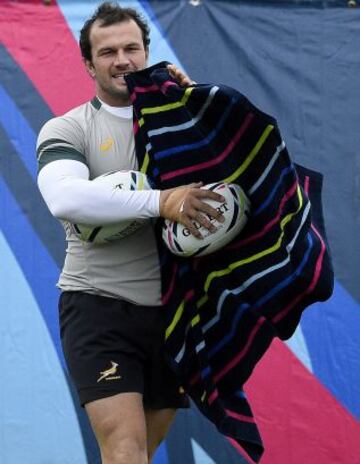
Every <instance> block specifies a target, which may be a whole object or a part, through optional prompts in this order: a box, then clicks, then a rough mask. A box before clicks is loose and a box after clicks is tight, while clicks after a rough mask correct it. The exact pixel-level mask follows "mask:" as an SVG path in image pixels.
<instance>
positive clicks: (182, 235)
mask: <svg viewBox="0 0 360 464" xmlns="http://www.w3.org/2000/svg"><path fill="white" fill-rule="evenodd" d="M201 188H203V189H209V190H213V191H214V192H216V193H219V194H220V195H222V196H223V197H224V198H225V201H224V202H223V203H219V202H216V201H214V200H205V201H206V202H207V203H208V204H209V205H211V206H212V207H213V208H216V209H217V210H219V211H221V212H222V213H223V216H224V218H225V221H224V222H222V223H221V222H218V221H216V220H215V219H214V218H212V217H209V219H210V221H211V222H212V223H213V224H214V225H215V227H216V228H217V230H216V232H213V233H211V232H210V231H209V230H208V229H206V228H205V227H203V226H201V225H200V224H199V223H197V222H195V221H194V225H195V227H196V228H197V229H198V230H199V231H200V233H201V235H202V236H203V238H202V239H198V238H196V237H194V235H192V234H191V233H190V231H189V229H188V228H187V227H185V226H183V225H182V224H180V223H179V222H174V221H169V220H165V221H164V225H163V228H162V238H163V241H164V242H165V244H166V246H167V247H168V248H169V250H170V251H171V252H172V253H174V254H175V255H178V256H183V257H188V256H205V255H208V254H210V253H213V252H214V251H217V250H219V249H220V248H223V247H224V246H225V245H227V244H228V243H229V242H231V240H233V239H234V238H235V237H236V236H237V235H238V234H239V232H240V231H241V230H242V229H243V227H244V226H245V224H246V223H247V220H248V216H249V212H250V202H249V200H248V198H247V196H246V195H245V193H244V191H243V189H242V188H241V187H240V186H239V185H236V184H226V183H223V182H217V183H214V184H208V185H205V186H203V187H201Z"/></svg>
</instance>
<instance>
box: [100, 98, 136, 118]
mask: <svg viewBox="0 0 360 464" xmlns="http://www.w3.org/2000/svg"><path fill="white" fill-rule="evenodd" d="M97 98H98V100H99V101H100V103H101V106H102V107H103V108H104V109H105V110H106V111H108V112H109V113H111V114H114V115H115V116H120V117H122V118H126V119H131V118H132V116H133V107H132V106H131V105H129V106H111V105H109V104H108V103H105V102H104V101H102V100H101V98H99V97H97Z"/></svg>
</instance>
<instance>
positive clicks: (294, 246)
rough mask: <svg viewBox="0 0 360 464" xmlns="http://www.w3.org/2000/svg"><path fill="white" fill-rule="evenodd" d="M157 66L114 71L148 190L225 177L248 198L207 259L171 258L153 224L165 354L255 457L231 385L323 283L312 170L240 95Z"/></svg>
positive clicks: (326, 261) (245, 408) (329, 283)
mask: <svg viewBox="0 0 360 464" xmlns="http://www.w3.org/2000/svg"><path fill="white" fill-rule="evenodd" d="M166 64H167V63H165V62H162V63H159V64H157V65H155V66H152V67H151V68H148V69H145V70H143V71H140V72H138V73H135V74H131V75H129V76H127V78H126V80H127V84H128V87H129V90H130V95H131V100H132V103H133V107H134V133H135V143H136V153H137V157H138V161H139V166H141V171H142V172H144V173H146V174H148V175H149V176H150V178H151V179H152V181H153V183H154V185H155V187H156V188H160V189H166V188H171V187H175V186H179V185H183V184H188V183H190V182H198V181H202V182H204V183H205V184H207V183H211V182H217V181H225V182H232V183H236V184H239V185H240V186H241V187H242V188H243V189H244V191H245V192H246V193H247V195H248V197H249V199H250V201H251V213H250V218H249V221H248V224H247V226H246V227H245V229H243V230H242V231H241V233H240V234H239V235H238V237H236V238H235V239H234V240H233V241H232V242H231V243H230V244H229V245H227V246H226V247H225V248H223V249H222V250H220V251H218V252H216V253H214V254H211V255H208V256H204V257H199V258H179V257H176V256H174V255H172V254H171V253H170V252H169V251H168V250H167V249H166V248H165V246H164V245H163V243H162V242H161V234H160V230H159V231H158V232H159V233H158V234H157V235H158V245H159V253H160V261H161V271H162V297H163V303H164V305H165V306H166V313H167V318H168V325H167V330H166V341H165V348H166V353H167V356H168V359H169V363H170V365H171V367H172V368H173V370H174V371H175V372H176V374H177V375H178V377H179V378H180V380H181V382H182V385H183V386H184V389H185V390H186V391H187V393H188V394H189V395H190V397H191V398H192V399H193V400H194V402H195V403H196V405H197V407H198V408H199V409H200V411H201V412H202V413H203V414H204V415H205V416H206V417H207V418H209V419H210V420H211V421H212V422H213V423H214V424H215V425H216V426H217V428H218V430H219V431H220V432H221V433H223V434H224V435H225V436H227V437H228V438H229V440H230V441H231V442H232V444H233V445H234V446H235V447H237V448H238V450H239V451H240V452H242V451H243V450H245V452H246V453H247V458H248V459H249V460H250V461H254V462H258V461H259V459H260V457H261V454H262V452H263V445H262V441H261V437H260V434H259V431H258V428H257V425H256V422H255V420H254V417H253V414H252V412H251V408H250V405H249V403H248V401H247V398H246V395H245V393H244V391H243V385H244V383H245V382H246V380H247V379H248V378H249V376H250V374H251V372H252V370H253V369H254V366H255V365H256V363H257V361H258V360H259V359H260V358H261V357H262V355H263V354H264V353H265V351H266V350H267V348H268V347H269V345H270V343H271V341H272V339H273V338H274V337H275V336H277V337H279V338H281V339H286V338H288V337H290V336H291V335H292V333H293V332H294V330H295V328H296V326H297V324H298V322H299V320H300V317H301V313H302V311H303V310H304V309H305V308H306V307H307V306H309V305H310V304H312V303H314V302H315V301H324V300H326V299H327V298H329V297H330V295H331V293H332V289H333V271H332V266H331V261H330V257H329V252H328V247H327V244H326V239H325V230H324V223H323V219H322V210H321V184H322V176H321V174H319V173H316V172H314V171H310V170H308V169H305V168H303V167H300V166H295V165H294V164H293V163H292V161H291V159H290V157H289V154H288V151H287V149H286V146H285V143H284V141H283V140H282V138H281V135H280V132H279V129H278V127H277V124H276V121H275V119H273V118H272V117H270V116H269V115H267V114H264V113H263V112H261V111H260V110H259V109H257V108H256V107H255V106H254V105H253V104H251V102H249V100H247V99H246V98H245V97H244V96H243V95H242V94H240V93H239V92H237V91H236V90H234V89H232V88H229V87H225V86H221V85H208V84H205V85H202V84H201V85H195V86H192V87H187V88H184V87H180V86H178V85H177V84H176V83H175V82H173V81H172V79H171V78H170V77H169V74H168V72H167V70H166ZM310 200H311V201H310ZM159 222H160V221H159ZM160 226H161V224H158V227H159V228H160ZM273 380H274V381H276V379H275V378H274V379H273Z"/></svg>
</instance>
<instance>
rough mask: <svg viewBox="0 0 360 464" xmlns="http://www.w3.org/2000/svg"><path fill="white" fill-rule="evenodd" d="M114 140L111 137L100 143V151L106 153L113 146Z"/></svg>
mask: <svg viewBox="0 0 360 464" xmlns="http://www.w3.org/2000/svg"><path fill="white" fill-rule="evenodd" d="M114 143H115V142H114V139H113V138H112V137H109V138H107V139H106V140H105V142H102V143H101V144H100V151H108V150H110V148H111V147H112V146H113V145H114Z"/></svg>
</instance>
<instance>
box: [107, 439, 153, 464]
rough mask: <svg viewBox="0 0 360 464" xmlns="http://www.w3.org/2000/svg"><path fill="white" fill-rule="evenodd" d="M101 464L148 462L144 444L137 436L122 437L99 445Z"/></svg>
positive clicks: (138, 463)
mask: <svg viewBox="0 0 360 464" xmlns="http://www.w3.org/2000/svg"><path fill="white" fill-rule="evenodd" d="M100 448H101V456H102V462H103V464H148V458H147V450H146V444H145V443H144V441H143V440H139V439H138V438H137V437H131V436H128V437H123V438H121V439H119V440H118V441H116V442H114V441H113V440H109V441H108V442H107V441H106V440H105V443H102V444H101V445H100Z"/></svg>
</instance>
